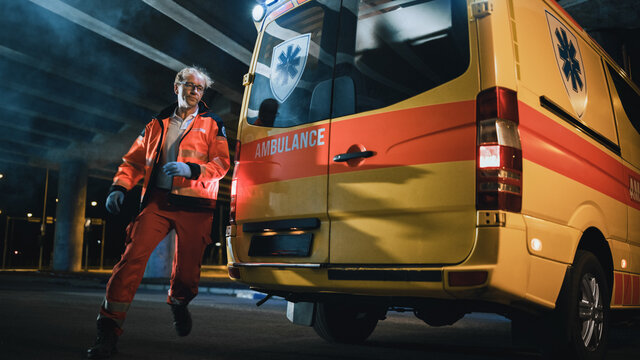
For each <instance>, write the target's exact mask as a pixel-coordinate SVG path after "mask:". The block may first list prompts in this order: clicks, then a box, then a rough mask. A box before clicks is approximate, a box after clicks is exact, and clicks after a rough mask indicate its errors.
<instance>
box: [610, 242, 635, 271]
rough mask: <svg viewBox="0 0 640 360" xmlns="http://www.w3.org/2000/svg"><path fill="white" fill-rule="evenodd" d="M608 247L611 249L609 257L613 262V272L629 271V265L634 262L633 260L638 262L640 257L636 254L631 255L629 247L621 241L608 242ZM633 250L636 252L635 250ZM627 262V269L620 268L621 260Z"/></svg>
mask: <svg viewBox="0 0 640 360" xmlns="http://www.w3.org/2000/svg"><path fill="white" fill-rule="evenodd" d="M609 247H610V248H611V257H612V260H613V270H617V271H624V272H628V271H631V270H630V267H629V266H630V264H631V263H632V262H635V261H634V260H636V259H637V260H640V256H637V253H634V254H633V258H632V253H631V246H629V244H627V243H624V242H622V241H614V240H609ZM634 250H638V249H637V248H635V249H634ZM623 259H624V260H625V261H626V262H627V267H626V268H622V260H623Z"/></svg>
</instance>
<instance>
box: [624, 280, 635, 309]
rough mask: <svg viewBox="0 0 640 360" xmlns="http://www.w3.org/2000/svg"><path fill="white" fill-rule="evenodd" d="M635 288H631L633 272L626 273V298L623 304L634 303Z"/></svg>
mask: <svg viewBox="0 0 640 360" xmlns="http://www.w3.org/2000/svg"><path fill="white" fill-rule="evenodd" d="M632 295H633V289H632V288H631V274H624V298H623V300H622V305H633V297H632Z"/></svg>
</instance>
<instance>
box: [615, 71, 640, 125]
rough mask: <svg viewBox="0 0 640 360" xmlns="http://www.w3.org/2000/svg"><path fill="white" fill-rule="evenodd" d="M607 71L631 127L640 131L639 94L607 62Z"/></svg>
mask: <svg viewBox="0 0 640 360" xmlns="http://www.w3.org/2000/svg"><path fill="white" fill-rule="evenodd" d="M607 66H608V67H609V73H610V74H611V79H613V84H614V85H615V87H616V91H618V97H619V98H620V102H621V103H622V107H623V108H624V112H625V113H627V117H628V118H629V121H631V124H633V127H634V128H635V129H636V131H637V132H638V133H640V95H638V93H637V92H635V91H634V90H633V88H632V87H631V86H630V85H629V84H628V83H627V82H626V81H625V80H624V79H623V78H622V76H620V74H618V72H617V71H615V70H614V69H613V68H612V67H611V66H610V65H609V64H607Z"/></svg>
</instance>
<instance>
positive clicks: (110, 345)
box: [87, 318, 118, 359]
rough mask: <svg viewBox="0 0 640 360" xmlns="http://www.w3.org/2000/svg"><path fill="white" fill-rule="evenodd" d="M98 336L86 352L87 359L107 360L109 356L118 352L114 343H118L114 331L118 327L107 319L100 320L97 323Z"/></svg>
mask: <svg viewBox="0 0 640 360" xmlns="http://www.w3.org/2000/svg"><path fill="white" fill-rule="evenodd" d="M97 325H98V336H97V337H96V342H95V343H94V344H93V346H92V347H90V348H89V349H88V350H87V358H88V359H107V358H110V357H111V355H114V354H115V353H117V352H118V350H117V349H116V343H117V342H118V334H117V333H116V329H117V328H118V325H117V324H116V322H115V321H113V320H112V319H109V318H100V319H98V321H97Z"/></svg>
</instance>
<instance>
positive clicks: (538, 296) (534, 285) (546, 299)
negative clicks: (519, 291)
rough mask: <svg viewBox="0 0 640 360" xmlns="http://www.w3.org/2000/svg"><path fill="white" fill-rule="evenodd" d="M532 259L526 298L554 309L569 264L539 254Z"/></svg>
mask: <svg viewBox="0 0 640 360" xmlns="http://www.w3.org/2000/svg"><path fill="white" fill-rule="evenodd" d="M530 259H531V262H530V263H529V271H528V273H529V278H528V279H527V280H528V281H527V292H526V295H525V298H526V299H528V300H529V301H531V302H534V303H536V304H539V305H542V306H545V307H547V308H550V309H553V308H555V306H556V300H557V298H558V294H559V293H560V289H561V288H562V281H563V280H564V274H565V273H566V272H567V264H565V263H559V262H556V261H552V260H549V259H545V258H541V257H537V256H532V257H531V258H530Z"/></svg>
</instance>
